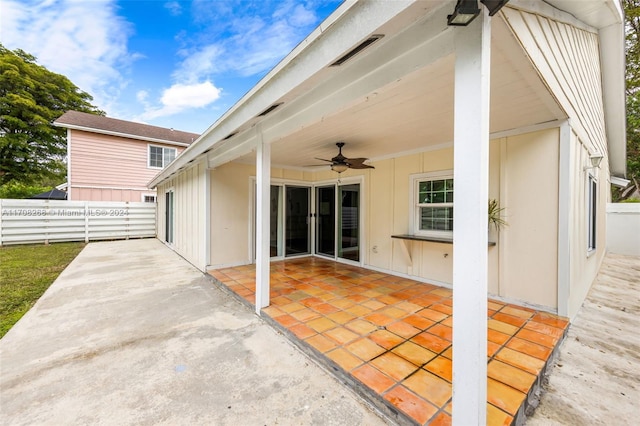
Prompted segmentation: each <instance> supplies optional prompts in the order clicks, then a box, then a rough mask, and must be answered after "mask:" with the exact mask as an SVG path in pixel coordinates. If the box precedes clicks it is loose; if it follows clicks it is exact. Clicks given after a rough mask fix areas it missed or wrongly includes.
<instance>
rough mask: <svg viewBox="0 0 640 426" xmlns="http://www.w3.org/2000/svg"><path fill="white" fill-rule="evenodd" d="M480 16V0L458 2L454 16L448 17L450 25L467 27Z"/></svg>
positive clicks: (460, 0) (461, 0)
mask: <svg viewBox="0 0 640 426" xmlns="http://www.w3.org/2000/svg"><path fill="white" fill-rule="evenodd" d="M479 14H480V8H479V7H478V0H458V3H457V4H456V8H455V9H453V14H451V15H449V16H447V23H448V24H449V25H453V26H458V27H465V26H467V25H469V23H471V21H473V20H474V19H476V16H478V15H479Z"/></svg>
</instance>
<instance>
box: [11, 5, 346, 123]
mask: <svg viewBox="0 0 640 426" xmlns="http://www.w3.org/2000/svg"><path fill="white" fill-rule="evenodd" d="M340 3H341V0H308V1H303V0H274V1H271V0H262V1H250V0H191V1H185V0H181V1H176V0H0V42H2V44H3V45H4V46H5V47H6V48H9V49H16V48H20V49H22V50H24V51H26V52H28V53H31V54H32V55H35V56H36V57H37V58H38V63H39V64H41V65H43V66H45V67H47V68H48V69H49V70H51V71H54V72H57V73H60V74H63V75H66V76H67V77H69V79H70V80H71V81H72V82H73V83H75V84H76V85H77V86H78V87H79V88H80V89H82V90H84V91H86V92H88V93H90V94H91V95H92V96H93V97H94V101H93V103H94V104H95V105H97V106H98V107H100V108H101V109H102V110H104V111H106V112H107V116H109V117H113V118H120V119H124V120H132V121H140V122H144V123H148V124H153V125H156V126H163V127H173V128H175V129H180V130H186V131H192V132H197V133H200V132H203V131H204V130H206V128H207V127H209V126H210V125H211V124H213V122H214V121H215V120H216V119H217V118H218V117H219V116H220V115H222V114H223V113H224V112H225V111H226V110H227V109H228V108H230V107H231V106H232V105H233V104H234V103H235V102H236V101H237V100H238V99H240V97H241V96H242V95H243V94H244V93H246V92H247V91H248V90H249V89H250V88H251V87H252V86H253V85H254V84H255V83H256V82H257V81H259V80H260V78H262V77H263V76H264V75H265V74H266V73H267V72H268V71H269V70H270V69H271V68H272V67H273V66H274V65H276V64H277V63H278V61H279V60H280V59H282V58H283V57H284V56H285V55H286V54H288V53H289V52H290V51H291V49H293V47H295V46H296V45H297V44H298V43H299V42H300V41H302V40H303V39H304V38H305V37H306V36H307V35H308V34H309V33H310V32H311V31H312V30H313V29H314V28H315V27H317V26H318V24H319V23H320V22H322V20H324V19H325V18H326V17H327V16H328V15H329V14H331V12H333V11H334V10H335V9H336V8H337V7H338V6H339V5H340Z"/></svg>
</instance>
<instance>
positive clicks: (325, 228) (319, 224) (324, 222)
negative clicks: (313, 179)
mask: <svg viewBox="0 0 640 426" xmlns="http://www.w3.org/2000/svg"><path fill="white" fill-rule="evenodd" d="M316 253H318V254H323V255H326V256H330V257H335V255H336V187H335V185H331V186H322V187H318V188H316Z"/></svg>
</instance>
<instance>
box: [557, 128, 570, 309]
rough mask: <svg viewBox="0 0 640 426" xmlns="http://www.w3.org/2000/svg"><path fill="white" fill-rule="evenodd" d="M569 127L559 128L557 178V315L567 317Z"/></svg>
mask: <svg viewBox="0 0 640 426" xmlns="http://www.w3.org/2000/svg"><path fill="white" fill-rule="evenodd" d="M571 170H572V169H571V125H570V124H569V122H568V121H567V122H564V123H563V124H562V125H561V126H560V165H559V171H558V173H559V178H558V315H562V316H565V317H566V316H569V288H570V283H571V226H570V222H571V221H570V217H571Z"/></svg>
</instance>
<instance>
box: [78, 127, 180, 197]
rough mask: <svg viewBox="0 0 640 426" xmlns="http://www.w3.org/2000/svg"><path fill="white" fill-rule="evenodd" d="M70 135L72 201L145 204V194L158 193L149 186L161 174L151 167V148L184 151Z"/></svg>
mask: <svg viewBox="0 0 640 426" xmlns="http://www.w3.org/2000/svg"><path fill="white" fill-rule="evenodd" d="M70 135H71V136H70V139H71V149H70V157H69V158H70V162H69V170H70V176H71V180H70V182H69V184H70V185H69V186H70V191H71V192H70V194H71V198H70V199H71V200H83V201H135V202H139V201H142V195H143V194H154V193H155V191H154V190H150V189H147V183H148V182H149V181H150V180H151V179H153V177H154V176H155V175H156V174H158V172H159V169H156V168H149V167H148V151H149V147H148V146H149V145H154V146H163V147H169V148H176V149H177V154H180V153H181V152H182V151H183V149H184V148H183V147H179V146H174V145H168V144H161V143H155V142H154V143H152V142H146V141H141V140H135V139H129V138H124V137H118V136H110V135H102V134H98V133H91V132H84V131H81V130H70Z"/></svg>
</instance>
